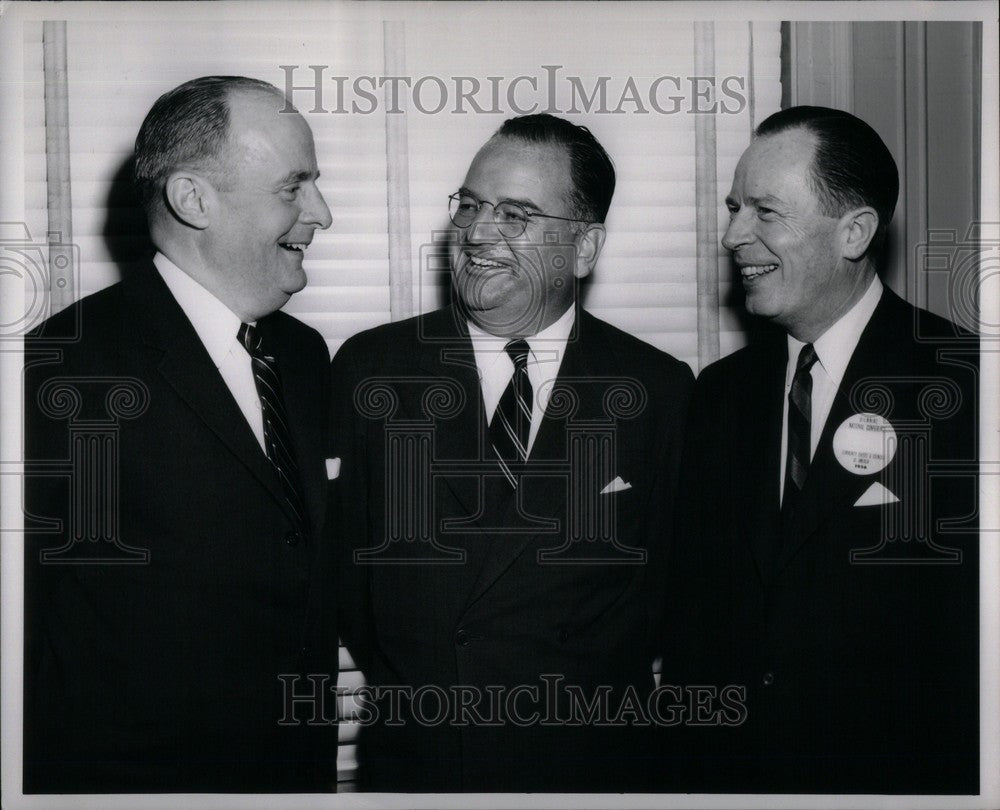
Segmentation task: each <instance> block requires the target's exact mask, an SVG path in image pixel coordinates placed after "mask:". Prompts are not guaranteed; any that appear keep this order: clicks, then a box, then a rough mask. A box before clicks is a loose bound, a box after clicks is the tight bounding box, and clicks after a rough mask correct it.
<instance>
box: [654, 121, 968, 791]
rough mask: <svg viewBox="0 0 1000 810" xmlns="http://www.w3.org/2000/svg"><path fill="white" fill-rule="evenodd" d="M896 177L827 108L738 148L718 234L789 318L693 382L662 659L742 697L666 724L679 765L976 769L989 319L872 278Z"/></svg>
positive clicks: (842, 770)
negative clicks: (917, 304) (726, 716)
mask: <svg viewBox="0 0 1000 810" xmlns="http://www.w3.org/2000/svg"><path fill="white" fill-rule="evenodd" d="M897 192H898V178H897V172H896V166H895V163H894V161H893V159H892V156H891V155H890V154H889V152H888V150H887V149H886V147H885V145H884V144H883V142H882V140H881V139H880V138H879V137H878V135H877V134H876V133H875V132H874V130H872V129H871V128H870V127H869V126H868V125H867V124H865V123H864V122H863V121H861V120H859V119H858V118H856V117H854V116H852V115H850V114H848V113H845V112H840V111H837V110H830V109H825V108H818V107H793V108H790V109H786V110H783V111H781V112H779V113H776V114H775V115H773V116H771V117H770V118H768V119H767V120H765V121H764V122H763V123H762V124H761V125H760V126H759V127H758V129H757V133H756V137H755V138H754V140H753V142H752V143H751V145H750V146H749V148H748V149H747V150H746V152H745V153H744V154H743V156H742V158H741V160H740V162H739V165H738V166H737V169H736V174H735V178H734V180H733V185H732V190H731V192H730V194H729V197H728V198H727V205H728V207H729V210H730V223H729V227H728V229H727V231H726V234H725V236H724V238H723V245H725V247H726V248H728V249H729V250H730V251H731V252H732V254H733V259H734V261H735V264H736V266H737V267H738V268H739V272H740V275H741V276H742V281H743V288H744V291H745V293H746V306H747V310H748V311H749V312H750V313H752V314H754V315H756V316H758V317H760V318H761V319H763V320H765V321H769V322H770V324H769V326H771V327H772V328H773V331H766V333H765V335H764V337H763V339H761V340H760V341H758V342H756V343H754V344H752V345H751V346H749V347H747V348H745V349H743V350H741V351H739V352H736V353H735V354H733V355H731V356H729V357H727V358H724V359H723V360H721V361H719V362H718V363H715V364H713V365H711V366H709V367H708V368H706V369H705V370H704V372H703V373H702V374H701V375H700V377H699V379H698V383H697V385H696V390H695V394H694V397H693V400H692V407H691V411H690V413H691V416H690V419H689V422H688V426H687V431H686V444H685V452H684V461H683V464H682V475H681V485H680V490H679V495H678V501H679V503H680V504H681V505H682V507H683V508H682V509H680V510H679V522H678V528H677V531H676V538H677V541H676V543H675V545H674V547H673V551H672V555H671V562H670V565H669V566H668V570H669V577H668V594H669V597H668V609H667V625H668V632H667V639H666V644H665V647H664V664H663V678H664V681H665V682H669V683H680V684H691V683H694V684H716V685H723V684H725V685H738V686H739V687H740V688H742V689H743V690H745V692H744V694H745V702H744V705H745V715H744V718H743V722H742V723H737V724H735V725H733V726H728V727H727V726H723V725H716V726H714V727H697V726H695V725H694V724H689V725H686V726H684V727H682V728H678V729H674V730H672V735H671V736H672V737H673V741H674V742H676V743H677V745H675V746H673V748H674V751H673V756H672V761H669V762H668V768H667V769H666V771H667V772H669V773H671V774H672V775H673V781H672V783H671V787H672V788H673V789H679V790H689V789H693V790H704V791H738V792H745V791H758V792H819V793H977V792H978V789H979V779H978V775H979V771H978V741H979V727H978V598H977V597H978V587H977V586H978V564H977V559H978V554H977V542H978V536H977V520H976V459H977V434H976V410H977V368H978V342H977V340H976V338H975V337H974V336H972V335H969V334H967V333H965V332H963V331H962V330H960V329H959V328H957V327H955V326H954V325H952V324H951V323H949V322H948V321H945V320H944V319H942V318H939V317H936V316H934V315H931V314H930V313H928V312H924V311H921V310H918V309H915V308H914V307H912V306H910V305H909V304H907V303H905V302H904V301H902V300H901V299H900V298H899V297H897V296H896V295H895V294H894V293H893V292H892V291H890V290H889V289H887V288H885V287H883V285H882V283H881V282H880V281H879V279H878V276H877V273H876V269H877V267H876V257H877V256H878V255H879V251H880V248H881V246H882V243H883V241H884V237H885V233H886V229H887V228H888V225H889V221H890V219H891V217H892V213H893V209H894V207H895V204H896V197H897Z"/></svg>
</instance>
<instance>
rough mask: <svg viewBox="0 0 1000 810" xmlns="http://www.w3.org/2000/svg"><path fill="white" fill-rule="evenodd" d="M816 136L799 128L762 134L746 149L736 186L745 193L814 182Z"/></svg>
mask: <svg viewBox="0 0 1000 810" xmlns="http://www.w3.org/2000/svg"><path fill="white" fill-rule="evenodd" d="M815 153H816V137H815V135H813V134H812V133H811V132H809V131H807V130H805V129H802V128H795V129H791V130H785V131H782V132H778V133H774V134H768V135H759V136H757V137H756V138H754V140H753V141H752V142H751V144H750V146H749V147H748V148H747V150H746V151H745V152H744V153H743V156H742V157H741V158H740V162H739V164H738V166H737V168H736V173H735V177H734V182H733V187H734V190H736V189H737V186H740V187H742V191H743V193H744V194H753V195H758V196H763V195H767V194H777V195H779V196H780V194H781V191H782V189H785V188H787V187H789V186H796V187H799V186H801V185H802V184H803V183H806V184H809V185H810V186H811V184H812V169H813V158H814V156H815Z"/></svg>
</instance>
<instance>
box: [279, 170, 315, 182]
mask: <svg viewBox="0 0 1000 810" xmlns="http://www.w3.org/2000/svg"><path fill="white" fill-rule="evenodd" d="M318 178H319V172H315V173H313V172H310V171H307V170H305V169H301V170H298V171H290V172H289V173H288V174H286V175H285V176H284V177H283V178H281V180H279V181H278V185H281V186H287V185H288V184H289V183H302V182H303V181H305V180H315V179H318Z"/></svg>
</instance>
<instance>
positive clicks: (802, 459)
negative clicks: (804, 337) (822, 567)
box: [781, 343, 817, 514]
mask: <svg viewBox="0 0 1000 810" xmlns="http://www.w3.org/2000/svg"><path fill="white" fill-rule="evenodd" d="M816 360H817V357H816V350H815V349H814V348H813V345H812V344H811V343H807V344H806V345H805V346H803V347H802V349H801V350H800V351H799V359H798V361H797V362H796V364H795V376H794V377H793V378H792V388H791V390H790V391H789V392H788V453H787V455H786V457H785V488H784V494H783V496H782V501H781V511H782V513H784V514H790V513H791V511H792V510H793V509H794V508H795V501H796V500H797V498H798V496H799V493H801V492H802V487H803V486H805V483H806V475H807V474H808V472H809V458H810V455H811V445H810V423H811V420H812V374H811V371H812V367H813V364H814V363H815V362H816Z"/></svg>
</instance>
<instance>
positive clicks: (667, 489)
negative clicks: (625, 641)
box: [646, 363, 694, 658]
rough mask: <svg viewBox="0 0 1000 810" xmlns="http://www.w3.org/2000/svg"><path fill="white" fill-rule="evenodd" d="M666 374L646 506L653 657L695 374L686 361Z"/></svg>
mask: <svg viewBox="0 0 1000 810" xmlns="http://www.w3.org/2000/svg"><path fill="white" fill-rule="evenodd" d="M669 372H670V373H669V374H667V375H666V384H665V390H666V396H665V397H664V402H663V405H662V406H661V413H660V414H659V417H658V419H657V420H656V425H657V432H658V433H659V436H657V437H656V438H657V445H656V447H657V460H656V468H655V479H654V484H653V489H652V495H651V497H650V502H649V504H648V505H647V507H646V520H647V523H648V526H647V530H646V536H647V537H648V538H649V541H648V545H647V548H648V550H649V560H648V574H647V575H648V580H647V583H646V591H647V594H648V596H649V612H650V616H649V642H650V645H651V647H652V653H651V655H652V657H654V658H655V657H656V656H658V655H660V650H659V646H660V645H659V643H658V642H659V638H660V634H661V627H662V624H663V617H664V600H665V597H666V577H667V562H668V557H669V553H670V548H671V546H672V545H673V531H672V529H673V523H674V521H673V515H674V512H675V510H676V509H677V508H678V506H679V502H678V500H677V483H678V476H679V473H680V468H681V451H682V446H683V436H684V422H685V419H686V417H687V414H688V405H689V403H690V400H691V393H692V390H693V388H694V375H693V374H692V373H691V369H690V368H689V367H688V366H687V365H686V364H685V363H677V364H676V365H675V366H671V367H670V369H669Z"/></svg>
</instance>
